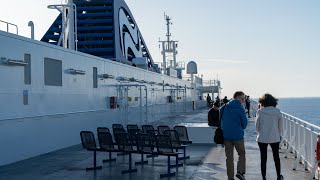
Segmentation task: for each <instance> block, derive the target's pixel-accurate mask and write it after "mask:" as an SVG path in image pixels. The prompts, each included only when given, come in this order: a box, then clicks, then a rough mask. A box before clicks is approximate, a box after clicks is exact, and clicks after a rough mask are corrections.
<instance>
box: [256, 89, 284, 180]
mask: <svg viewBox="0 0 320 180" xmlns="http://www.w3.org/2000/svg"><path fill="white" fill-rule="evenodd" d="M277 101H278V99H276V98H274V97H273V96H272V95H271V94H264V95H263V96H262V97H261V98H259V103H260V105H261V109H260V110H258V112H257V116H256V130H257V132H258V136H257V142H258V145H259V148H260V158H261V175H262V179H263V180H266V169H267V149H268V145H269V144H270V146H271V149H272V153H273V159H274V164H275V166H276V171H277V177H278V178H277V180H282V179H283V176H282V175H281V164H280V158H279V144H280V140H281V137H280V136H281V134H282V115H281V112H280V110H279V109H277V108H276V106H277V104H278V103H277Z"/></svg>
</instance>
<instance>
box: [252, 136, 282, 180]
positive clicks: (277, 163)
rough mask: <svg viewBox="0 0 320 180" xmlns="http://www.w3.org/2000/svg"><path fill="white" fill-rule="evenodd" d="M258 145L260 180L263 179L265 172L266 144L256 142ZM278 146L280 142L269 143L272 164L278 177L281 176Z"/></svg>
mask: <svg viewBox="0 0 320 180" xmlns="http://www.w3.org/2000/svg"><path fill="white" fill-rule="evenodd" d="M258 144H259V148H260V157H261V175H262V178H265V177H266V171H267V157H268V156H267V151H268V144H266V143H260V142H258ZM279 144H280V142H277V143H270V146H271V149H272V153H273V159H274V164H275V166H276V171H277V176H278V177H279V176H280V175H281V165H280V158H279Z"/></svg>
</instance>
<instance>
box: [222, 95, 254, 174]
mask: <svg viewBox="0 0 320 180" xmlns="http://www.w3.org/2000/svg"><path fill="white" fill-rule="evenodd" d="M244 102H245V95H244V93H243V92H242V91H237V92H235V93H234V95H233V100H232V101H230V102H229V103H227V104H226V105H225V106H223V107H222V108H223V109H222V110H221V111H223V115H222V120H221V123H222V129H223V135H224V145H225V153H226V165H227V176H228V179H229V180H233V179H234V163H233V158H234V157H233V151H234V148H236V151H237V152H238V155H239V159H238V164H237V174H236V177H237V178H239V179H240V180H245V176H244V174H245V173H246V152H245V147H244V137H243V136H244V129H245V128H246V127H247V123H248V119H247V116H246V113H245V110H244V108H243V106H242V105H241V104H243V103H244Z"/></svg>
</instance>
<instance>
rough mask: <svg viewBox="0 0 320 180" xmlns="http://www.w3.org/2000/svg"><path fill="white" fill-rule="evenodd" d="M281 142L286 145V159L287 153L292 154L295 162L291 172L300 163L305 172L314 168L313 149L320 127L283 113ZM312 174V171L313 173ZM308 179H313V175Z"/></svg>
mask: <svg viewBox="0 0 320 180" xmlns="http://www.w3.org/2000/svg"><path fill="white" fill-rule="evenodd" d="M282 117H283V129H284V133H283V141H282V142H284V144H286V145H287V148H288V149H287V152H286V157H287V156H288V154H289V152H291V153H294V156H295V157H296V161H295V163H294V165H293V170H296V169H297V165H298V164H299V163H302V164H303V165H304V169H305V170H306V171H308V170H310V169H313V170H315V168H313V167H314V166H315V153H316V152H315V149H316V141H317V136H318V135H319V134H320V127H318V126H316V125H313V124H311V123H308V122H306V121H304V120H302V119H299V118H297V117H294V116H292V115H290V114H287V113H283V112H282ZM313 173H314V171H313ZM313 173H312V174H311V175H310V177H312V178H313V176H314V174H313Z"/></svg>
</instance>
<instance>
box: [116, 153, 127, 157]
mask: <svg viewBox="0 0 320 180" xmlns="http://www.w3.org/2000/svg"><path fill="white" fill-rule="evenodd" d="M127 154H128V153H126V152H121V153H117V156H125V155H127Z"/></svg>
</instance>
